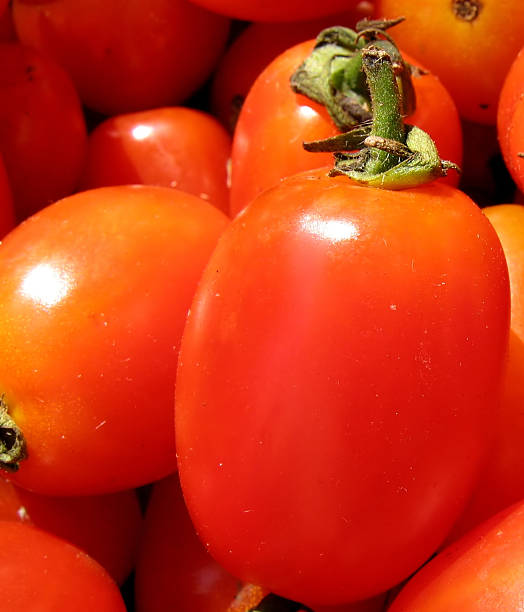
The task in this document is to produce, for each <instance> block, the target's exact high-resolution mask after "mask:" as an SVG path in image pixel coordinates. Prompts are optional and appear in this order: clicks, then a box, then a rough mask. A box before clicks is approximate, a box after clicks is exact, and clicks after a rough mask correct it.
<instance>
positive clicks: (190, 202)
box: [0, 186, 228, 495]
mask: <svg viewBox="0 0 524 612" xmlns="http://www.w3.org/2000/svg"><path fill="white" fill-rule="evenodd" d="M227 222H228V219H227V217H226V216H225V215H224V214H223V213H221V212H220V211H219V210H218V209H216V208H215V207H214V206H211V204H208V203H207V202H205V201H203V200H201V199H200V198H197V197H195V196H193V195H191V194H187V193H184V192H182V191H178V190H175V189H168V188H167V187H149V186H134V187H132V186H120V187H102V188H100V189H93V190H90V191H84V192H81V193H78V194H75V195H73V196H70V197H69V198H65V199H64V200H61V201H59V202H57V203H55V204H53V205H51V206H49V207H47V208H46V209H44V210H43V211H41V212H40V213H38V214H37V215H35V216H33V217H31V218H30V219H28V220H27V221H26V222H25V223H23V224H21V225H20V226H18V227H17V228H15V230H13V231H12V232H11V233H10V234H9V235H8V236H7V237H6V238H5V240H4V241H3V242H2V244H1V245H0V287H1V298H0V345H1V347H0V361H1V363H2V371H1V374H0V393H1V398H2V402H1V404H0V416H2V415H1V413H2V409H4V410H5V408H7V412H8V414H9V415H10V416H11V418H12V419H14V421H15V423H16V424H17V425H18V427H19V428H20V429H21V430H22V432H23V435H24V436H25V438H26V443H27V451H28V458H27V459H24V460H23V461H22V465H21V467H20V469H19V471H18V472H16V473H15V474H13V475H12V476H11V479H12V480H13V482H15V483H16V484H18V485H20V486H23V487H25V488H28V489H30V490H34V491H36V492H40V493H45V494H48V495H71V494H96V493H106V492H112V491H117V490H121V489H128V488H133V487H136V486H138V485H141V484H144V483H148V482H151V481H153V480H156V479H158V478H161V477H163V476H166V475H167V474H169V473H170V472H172V471H173V470H174V469H175V465H176V463H175V451H174V432H173V414H172V412H173V410H172V403H173V390H174V383H175V371H176V362H177V355H178V349H179V344H180V336H181V334H182V328H183V326H184V322H185V318H186V313H187V309H188V307H189V304H190V302H191V299H192V297H193V293H194V290H195V287H196V284H197V281H198V279H199V277H200V274H201V271H202V269H203V267H204V265H205V263H206V262H207V259H208V257H209V255H210V253H211V251H212V249H213V248H214V246H215V242H216V240H217V238H218V236H219V235H220V233H221V232H222V230H223V229H224V227H225V226H226V224H227ZM4 416H5V415H4ZM2 431H3V432H4V435H3V436H0V444H2V443H4V444H3V446H6V445H7V446H8V440H7V439H6V435H7V433H9V431H8V432H6V431H4V430H1V429H0V432H2ZM10 431H11V433H12V431H13V427H10ZM0 449H1V446H0Z"/></svg>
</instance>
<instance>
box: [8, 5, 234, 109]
mask: <svg viewBox="0 0 524 612" xmlns="http://www.w3.org/2000/svg"><path fill="white" fill-rule="evenodd" d="M13 20H14V24H15V28H16V31H17V34H18V37H19V38H20V40H21V41H22V42H24V43H26V44H30V45H32V46H34V47H35V48H37V49H40V50H41V51H44V52H45V53H46V54H48V55H49V56H51V57H53V58H55V60H56V61H57V62H58V63H60V64H61V65H62V66H64V68H66V70H67V71H68V72H69V74H70V75H71V77H72V79H73V81H74V83H75V86H76V88H77V90H78V92H79V94H80V97H81V99H82V101H83V102H84V104H85V105H86V106H88V107H89V108H92V109H93V110H96V111H98V112H101V113H103V114H107V115H115V114H120V113H126V112H134V111H138V110H144V109H148V108H154V107H158V106H166V105H170V104H178V103H180V102H182V101H183V100H185V99H186V98H187V97H189V96H190V95H191V94H193V93H194V92H195V91H196V90H197V89H198V87H200V85H202V84H203V82H204V81H205V79H206V78H207V77H208V76H209V74H210V73H211V71H212V69H213V67H214V65H215V62H216V61H217V58H218V57H219V55H220V53H221V52H222V49H223V47H224V46H225V43H226V40H227V36H228V32H229V20H228V19H226V18H224V17H222V16H220V15H216V14H213V13H211V12H209V11H206V10H203V9H201V8H199V7H197V6H196V5H194V4H191V3H189V2H186V0H148V2H147V3H144V2H142V0H58V1H57V0H41V1H39V2H36V3H35V2H33V1H32V0H16V1H14V2H13ZM181 58H183V59H181Z"/></svg>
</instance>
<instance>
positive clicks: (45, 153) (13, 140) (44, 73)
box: [0, 43, 87, 219]
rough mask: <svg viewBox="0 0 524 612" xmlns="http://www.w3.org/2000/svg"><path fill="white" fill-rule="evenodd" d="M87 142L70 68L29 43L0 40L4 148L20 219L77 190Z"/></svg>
mask: <svg viewBox="0 0 524 612" xmlns="http://www.w3.org/2000/svg"><path fill="white" fill-rule="evenodd" d="M86 143H87V134H86V125H85V119H84V115H83V111H82V107H81V105H80V100H79V99H78V95H77V93H76V91H75V88H74V86H73V83H72V82H71V79H70V78H69V76H68V75H67V73H66V72H65V71H64V70H63V69H62V68H60V66H58V65H57V64H56V63H55V62H54V61H53V60H51V59H49V58H47V57H44V56H43V55H41V54H40V53H39V52H38V51H35V50H34V49H31V48H30V47H26V46H24V45H21V44H19V43H0V153H1V154H2V155H3V159H4V164H5V167H6V170H7V175H8V177H9V183H10V185H11V191H12V195H13V199H14V204H15V211H16V215H17V217H18V219H24V218H25V217H27V216H28V215H30V214H32V213H34V212H36V211H37V210H40V209H41V208H43V207H44V206H46V205H48V204H50V203H51V202H54V201H55V200H58V199H59V198H62V197H64V196H67V195H70V194H71V193H72V192H73V190H74V188H75V187H76V184H77V181H78V178H79V175H80V171H81V169H82V165H83V163H84V156H85V152H86Z"/></svg>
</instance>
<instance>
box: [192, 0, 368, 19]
mask: <svg viewBox="0 0 524 612" xmlns="http://www.w3.org/2000/svg"><path fill="white" fill-rule="evenodd" d="M190 2H192V3H193V4H198V5H199V6H203V7H205V8H206V9H208V10H210V11H213V12H214V13H219V14H220V15H227V16H228V17H234V18H235V19H241V20H243V21H286V22H288V21H301V20H304V19H315V18H317V17H324V16H326V15H334V14H336V13H340V12H341V11H347V10H348V9H351V8H352V5H357V4H359V0H324V2H317V1H316V0H286V2H279V1H278V0H250V2H244V1H243V0H190ZM360 4H362V3H360ZM365 4H369V3H365Z"/></svg>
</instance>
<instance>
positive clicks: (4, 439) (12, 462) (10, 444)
mask: <svg viewBox="0 0 524 612" xmlns="http://www.w3.org/2000/svg"><path fill="white" fill-rule="evenodd" d="M26 457H27V449H26V443H25V439H24V436H23V434H22V432H21V430H20V428H19V427H18V426H17V424H16V423H15V422H14V420H13V418H12V417H11V416H10V414H9V412H8V406H7V404H6V403H5V401H4V397H3V396H1V397H0V469H3V470H7V471H8V472H16V471H17V470H18V468H19V467H20V462H21V461H22V460H23V459H25V458H26Z"/></svg>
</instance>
